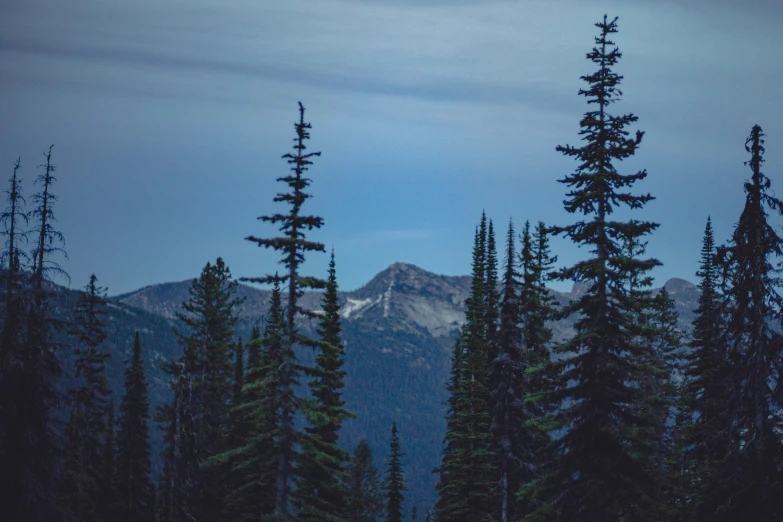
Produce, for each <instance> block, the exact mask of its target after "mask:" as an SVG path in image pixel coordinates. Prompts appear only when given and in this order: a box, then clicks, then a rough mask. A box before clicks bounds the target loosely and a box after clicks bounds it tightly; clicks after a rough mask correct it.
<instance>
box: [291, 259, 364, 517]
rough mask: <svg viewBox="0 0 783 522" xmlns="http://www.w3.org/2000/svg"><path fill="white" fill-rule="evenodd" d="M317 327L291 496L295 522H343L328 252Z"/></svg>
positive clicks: (334, 309) (335, 319) (340, 353)
mask: <svg viewBox="0 0 783 522" xmlns="http://www.w3.org/2000/svg"><path fill="white" fill-rule="evenodd" d="M322 309H323V314H322V315H321V319H320V322H319V327H318V335H319V337H320V342H319V343H318V345H317V347H318V350H319V353H318V355H317V356H316V359H315V367H314V368H313V369H312V370H310V372H309V373H310V374H311V376H312V380H311V381H310V382H309V386H310V391H311V393H312V400H311V401H310V406H309V408H308V411H307V412H306V414H307V418H308V420H309V422H310V426H309V427H307V428H305V435H304V437H303V438H302V443H301V445H302V456H301V464H300V466H299V480H298V488H297V491H296V495H295V496H296V502H295V504H296V508H297V515H298V516H297V518H298V519H299V520H302V521H306V520H311V521H314V522H318V521H329V520H334V521H340V520H344V514H345V509H346V499H345V491H344V489H343V473H344V464H345V462H346V461H347V460H348V457H349V455H348V453H347V452H346V451H345V450H343V449H342V448H340V447H339V446H338V445H337V441H338V439H339V432H340V429H341V428H342V424H343V421H344V420H345V419H347V418H349V417H351V416H352V415H351V414H350V412H348V410H346V409H345V401H343V399H342V397H341V394H342V388H343V378H344V377H345V371H344V370H343V369H342V368H343V361H344V350H343V344H342V339H341V336H340V315H339V311H340V304H339V302H338V296H337V277H336V272H335V263H334V252H332V256H331V260H330V261H329V276H328V279H327V282H326V291H325V292H324V297H323V303H322Z"/></svg>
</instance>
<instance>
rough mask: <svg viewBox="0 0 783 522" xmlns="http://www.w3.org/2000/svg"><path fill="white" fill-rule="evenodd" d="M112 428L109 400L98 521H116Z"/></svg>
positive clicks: (113, 433)
mask: <svg viewBox="0 0 783 522" xmlns="http://www.w3.org/2000/svg"><path fill="white" fill-rule="evenodd" d="M114 430H115V427H114V403H113V402H112V401H111V398H110V399H109V404H108V409H107V412H106V431H105V433H104V435H103V445H102V447H101V450H102V453H103V462H102V464H103V466H102V468H101V478H100V482H99V483H98V489H99V491H98V500H97V504H98V517H99V519H100V520H107V521H108V520H116V517H117V512H116V510H117V488H116V481H117V462H116V455H117V441H116V436H115V431H114Z"/></svg>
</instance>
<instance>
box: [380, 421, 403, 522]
mask: <svg viewBox="0 0 783 522" xmlns="http://www.w3.org/2000/svg"><path fill="white" fill-rule="evenodd" d="M400 458H402V452H401V451H400V437H399V433H398V432H397V423H396V422H395V423H393V424H392V429H391V441H390V442H389V464H388V466H387V468H386V480H385V482H384V489H385V490H386V518H385V519H384V520H385V522H402V502H403V500H404V498H405V497H404V496H403V493H402V492H403V491H405V479H404V478H403V476H402V464H401V462H400Z"/></svg>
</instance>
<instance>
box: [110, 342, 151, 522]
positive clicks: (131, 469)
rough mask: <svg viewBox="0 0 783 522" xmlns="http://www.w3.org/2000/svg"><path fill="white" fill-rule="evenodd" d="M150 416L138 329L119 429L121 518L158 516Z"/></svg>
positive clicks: (138, 521)
mask: <svg viewBox="0 0 783 522" xmlns="http://www.w3.org/2000/svg"><path fill="white" fill-rule="evenodd" d="M148 418H149V398H148V390H147V380H146V378H145V376H144V364H143V360H142V357H141V341H140V339H139V332H136V335H135V336H134V338H133V355H132V356H131V360H130V362H129V364H128V366H127V367H126V369H125V395H124V396H123V398H122V402H121V403H120V416H119V421H118V429H117V478H116V484H117V509H116V515H115V516H116V518H115V520H117V521H123V522H151V521H152V520H154V519H155V513H154V508H155V503H154V501H155V491H154V489H153V486H152V479H151V478H150V442H149V428H148V426H147V419H148Z"/></svg>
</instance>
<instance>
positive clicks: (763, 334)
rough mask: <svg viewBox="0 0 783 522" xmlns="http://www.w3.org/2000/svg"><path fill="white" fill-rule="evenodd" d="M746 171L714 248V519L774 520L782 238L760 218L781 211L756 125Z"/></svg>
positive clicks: (778, 488) (779, 511)
mask: <svg viewBox="0 0 783 522" xmlns="http://www.w3.org/2000/svg"><path fill="white" fill-rule="evenodd" d="M745 150H746V151H748V152H749V153H750V154H751V158H750V161H748V162H747V164H748V165H749V166H750V168H751V171H752V176H751V179H750V180H749V181H747V182H746V183H745V194H746V199H745V207H744V209H743V211H742V214H741V215H740V218H739V222H738V223H737V226H736V228H735V230H734V233H733V235H732V238H731V241H730V243H729V245H728V246H727V247H725V248H722V249H720V250H721V251H720V256H721V264H722V266H723V267H724V269H725V270H726V272H727V273H728V274H729V276H728V278H729V283H730V287H729V290H728V293H727V295H726V298H727V306H728V308H727V314H726V317H727V323H726V328H725V330H724V342H725V343H726V346H727V349H728V357H729V362H730V364H731V371H730V372H728V373H727V375H726V380H725V382H723V383H722V384H723V386H725V388H726V389H727V390H728V393H729V396H728V410H727V412H726V413H727V418H726V420H724V421H723V422H721V423H720V425H721V426H724V427H725V426H731V432H730V433H731V441H730V444H731V445H730V449H729V454H728V456H727V458H726V461H725V463H724V464H723V469H722V470H721V472H720V475H721V476H720V478H719V480H720V484H718V485H716V486H715V487H716V489H718V490H719V491H721V492H724V496H723V497H722V499H723V502H722V503H721V506H720V507H721V509H719V510H718V514H717V516H716V518H715V519H716V520H740V519H743V520H780V519H782V518H783V445H782V444H781V437H780V434H781V430H783V420H782V419H781V416H780V411H781V408H783V398H782V397H781V395H780V393H779V387H780V385H779V383H780V381H781V371H780V368H781V364H780V361H781V356H782V355H783V336H781V334H780V324H781V323H780V321H781V319H780V317H781V316H780V311H781V308H782V307H783V297H781V295H780V294H779V293H778V288H779V287H780V284H781V278H780V272H781V269H780V265H779V264H773V263H775V261H776V260H778V259H779V256H781V255H783V240H782V239H781V238H780V236H778V234H777V232H776V231H775V230H774V228H773V226H772V225H771V224H770V223H769V222H768V221H767V210H768V209H769V210H770V211H772V212H773V213H775V214H776V215H780V214H783V202H782V201H781V200H780V199H778V198H776V197H775V196H774V193H772V191H771V183H770V180H769V178H767V177H766V176H765V175H764V174H763V173H762V172H761V166H762V165H763V162H764V158H763V154H764V134H763V132H762V131H761V127H759V126H758V125H755V126H754V127H753V129H752V130H751V132H750V136H749V137H748V139H747V141H746V142H745Z"/></svg>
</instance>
